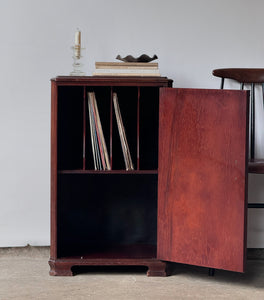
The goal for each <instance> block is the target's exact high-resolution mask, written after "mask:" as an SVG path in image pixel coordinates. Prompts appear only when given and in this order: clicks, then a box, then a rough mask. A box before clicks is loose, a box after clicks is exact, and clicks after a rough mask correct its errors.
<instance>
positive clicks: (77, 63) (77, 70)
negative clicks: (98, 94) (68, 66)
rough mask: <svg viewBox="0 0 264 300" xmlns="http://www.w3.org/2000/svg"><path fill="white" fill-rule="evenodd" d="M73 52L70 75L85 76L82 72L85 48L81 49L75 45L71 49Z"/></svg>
mask: <svg viewBox="0 0 264 300" xmlns="http://www.w3.org/2000/svg"><path fill="white" fill-rule="evenodd" d="M71 49H72V51H73V56H72V58H73V64H72V66H73V71H72V72H71V73H70V75H71V76H85V72H84V71H83V66H84V63H83V55H82V53H83V51H84V50H85V48H81V47H80V45H75V46H74V47H71Z"/></svg>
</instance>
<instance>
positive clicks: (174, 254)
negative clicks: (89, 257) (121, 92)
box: [157, 88, 249, 272]
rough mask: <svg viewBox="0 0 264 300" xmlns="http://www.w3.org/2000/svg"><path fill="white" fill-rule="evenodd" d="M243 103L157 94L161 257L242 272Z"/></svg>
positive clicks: (185, 93) (226, 94) (186, 93)
mask: <svg viewBox="0 0 264 300" xmlns="http://www.w3.org/2000/svg"><path fill="white" fill-rule="evenodd" d="M248 97H249V94H248V92H246V91H227V90H226V91H223V90H198V89H169V88H162V89H161V90H160V128H159V173H158V174H159V177H158V250H157V257H158V259H162V260H167V261H174V262H179V263H186V264H192V265H198V266H205V267H210V268H216V269H225V270H232V271H239V272H243V271H244V262H245V259H244V257H245V250H246V235H245V232H246V202H247V201H246V194H247V189H246V186H247V170H246V169H247V163H246V161H247V151H248V150H247V142H246V141H247V132H248V128H247V124H248V122H247V116H248Z"/></svg>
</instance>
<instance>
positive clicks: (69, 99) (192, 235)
mask: <svg viewBox="0 0 264 300" xmlns="http://www.w3.org/2000/svg"><path fill="white" fill-rule="evenodd" d="M88 92H94V94H95V96H96V101H97V105H98V111H99V114H100V119H101V123H102V129H103V134H104V138H105V142H106V145H107V150H108V153H109V160H110V165H111V170H95V169H94V161H93V152H92V142H91V129H90V123H89V112H88V104H87V99H88V96H87V93H88ZM114 93H116V94H117V95H118V101H119V106H120V112H121V115H122V119H123V123H124V128H125V131H126V137H127V142H128V146H129V149H130V153H131V159H132V162H133V165H134V170H129V171H126V169H125V163H124V157H123V152H122V147H121V142H120V138H119V132H118V126H117V120H116V117H115V111H114V105H113V94H114ZM248 98H249V94H248V92H247V91H234V90H213V89H211V90H208V89H182V88H172V80H169V79H167V78H165V77H88V76H87V77H86V76H84V77H70V76H59V77H56V78H54V79H52V80H51V103H52V104H51V251H50V260H49V264H50V275H72V274H73V271H72V267H74V266H95V265H96V266H107V265H108V266H109V265H112V266H113V265H119V266H120V265H128V266H132V265H138V266H140V265H142V266H146V267H148V271H147V275H149V276H165V275H166V263H167V262H177V263H184V264H191V265H197V266H204V267H208V268H214V269H225V270H230V271H237V272H243V271H244V267H245V254H246V215H247V208H246V207H247V158H248V142H247V140H248Z"/></svg>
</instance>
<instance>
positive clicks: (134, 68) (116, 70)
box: [93, 62, 160, 77]
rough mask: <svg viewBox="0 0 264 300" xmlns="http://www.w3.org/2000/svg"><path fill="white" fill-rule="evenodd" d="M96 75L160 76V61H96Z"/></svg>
mask: <svg viewBox="0 0 264 300" xmlns="http://www.w3.org/2000/svg"><path fill="white" fill-rule="evenodd" d="M93 75H94V76H146V77H147V76H160V72H159V66H158V63H151V62H149V63H145V62H144V63H142V62H136V63H133V62H96V63H95V72H94V73H93Z"/></svg>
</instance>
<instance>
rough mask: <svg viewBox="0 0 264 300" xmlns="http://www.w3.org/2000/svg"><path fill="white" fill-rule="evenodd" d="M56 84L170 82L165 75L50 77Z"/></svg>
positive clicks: (160, 83) (164, 83)
mask: <svg viewBox="0 0 264 300" xmlns="http://www.w3.org/2000/svg"><path fill="white" fill-rule="evenodd" d="M51 81H52V82H56V84H58V85H85V84H88V85H91V84H98V85H164V86H167V85H169V84H172V80H171V79H168V78H167V77H155V76H153V77H145V76H133V77H131V76H130V77H125V76H57V77H55V78H52V79H51Z"/></svg>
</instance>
